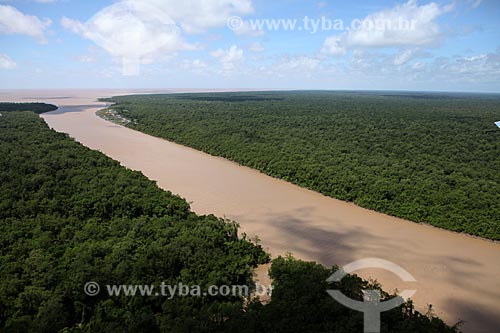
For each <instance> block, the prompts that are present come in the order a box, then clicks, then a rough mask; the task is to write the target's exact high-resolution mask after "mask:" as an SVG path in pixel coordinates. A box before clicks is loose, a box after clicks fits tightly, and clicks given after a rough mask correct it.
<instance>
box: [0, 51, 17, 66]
mask: <svg viewBox="0 0 500 333" xmlns="http://www.w3.org/2000/svg"><path fill="white" fill-rule="evenodd" d="M16 67H17V64H16V63H15V62H14V60H12V59H11V58H10V57H9V56H8V55H6V54H2V53H0V69H14V68H16Z"/></svg>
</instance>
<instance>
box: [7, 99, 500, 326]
mask: <svg viewBox="0 0 500 333" xmlns="http://www.w3.org/2000/svg"><path fill="white" fill-rule="evenodd" d="M131 92H132V91H102V90H101V91H49V90H47V91H8V92H7V91H3V92H1V93H0V100H4V101H14V100H17V101H28V100H33V101H44V102H48V103H53V104H56V105H59V106H60V109H59V110H57V111H54V112H51V113H47V114H44V115H42V117H43V119H45V121H46V122H47V123H48V124H49V125H50V127H52V128H54V129H55V130H57V131H59V132H64V133H68V134H69V135H70V136H71V137H73V138H75V139H76V140H77V141H79V142H80V143H82V144H83V145H85V146H87V147H89V148H91V149H95V150H99V151H101V152H103V153H104V154H106V155H108V156H109V157H111V158H113V159H115V160H117V161H119V162H120V163H121V164H122V165H124V166H126V167H128V168H131V169H134V170H139V171H142V172H143V173H144V174H145V175H146V176H147V177H149V178H150V179H153V180H156V181H157V182H158V185H159V186H160V187H162V188H163V189H166V190H170V191H172V192H173V193H176V194H178V195H180V196H182V197H184V198H185V199H186V200H187V201H189V202H191V207H192V209H193V210H194V211H195V212H197V213H199V214H215V215H217V216H221V217H227V218H230V219H234V220H236V221H238V222H239V223H240V225H241V227H242V231H244V232H246V233H247V234H248V235H249V236H250V237H254V236H256V235H257V236H258V237H259V238H260V239H261V244H262V245H263V246H264V247H265V248H266V249H267V250H268V251H269V252H270V253H272V254H273V256H277V255H283V254H286V253H287V252H291V253H292V254H293V255H294V256H296V257H298V258H301V259H305V260H313V261H317V262H320V263H322V264H325V265H327V266H330V265H332V264H338V265H341V266H342V265H345V264H348V263H350V262H352V261H354V260H358V259H364V258H381V259H385V260H389V261H391V262H393V263H395V264H397V265H399V266H401V267H402V268H404V269H405V270H406V271H408V272H409V273H410V274H411V275H413V276H414V277H415V279H416V280H417V281H416V282H403V281H401V280H400V279H399V278H398V277H397V276H396V275H394V274H393V273H389V272H386V271H383V270H381V269H364V270H361V271H359V272H357V273H358V274H359V275H360V276H362V277H364V278H373V279H377V280H378V281H380V282H381V283H382V285H383V286H384V288H385V289H386V290H387V291H394V290H396V289H397V290H404V289H415V290H417V292H416V294H415V295H414V297H413V299H414V301H415V303H416V304H417V307H418V309H419V310H422V311H423V310H424V309H426V307H427V305H429V304H432V308H433V311H434V313H435V314H436V315H438V316H440V317H441V318H443V319H444V320H446V321H447V322H448V323H449V324H453V323H455V322H456V321H458V320H459V319H461V320H463V321H465V325H464V326H463V330H464V331H465V332H484V333H495V332H500V244H498V243H494V242H490V241H487V240H481V239H477V238H473V237H469V236H466V235H461V234H457V233H453V232H449V231H445V230H440V229H437V228H433V227H429V226H426V225H421V224H416V223H413V222H409V221H405V220H402V219H398V218H394V217H390V216H387V215H384V214H380V213H377V212H373V211H370V210H367V209H363V208H360V207H358V206H355V205H353V204H350V203H346V202H342V201H339V200H336V199H332V198H328V197H325V196H323V195H321V194H318V193H316V192H313V191H310V190H307V189H303V188H300V187H298V186H295V185H292V184H289V183H287V182H284V181H281V180H277V179H274V178H271V177H268V176H266V175H263V174H261V173H259V172H257V171H255V170H252V169H250V168H247V167H242V166H240V165H237V164H235V163H233V162H230V161H227V160H224V159H222V158H218V157H213V156H210V155H207V154H205V153H202V152H199V151H196V150H194V149H191V148H187V147H184V146H180V145H177V144H174V143H171V142H168V141H166V140H163V139H159V138H155V137H152V136H149V135H146V134H143V133H140V132H137V131H134V130H131V129H128V128H125V127H123V126H119V125H115V124H112V123H109V122H107V121H105V120H103V119H101V118H99V117H98V116H96V115H95V112H96V111H97V110H98V109H99V108H100V107H102V105H103V104H102V103H98V102H96V98H97V97H104V96H112V95H116V94H127V93H131ZM140 92H144V91H140ZM149 92H154V91H149ZM304 283H307V281H304Z"/></svg>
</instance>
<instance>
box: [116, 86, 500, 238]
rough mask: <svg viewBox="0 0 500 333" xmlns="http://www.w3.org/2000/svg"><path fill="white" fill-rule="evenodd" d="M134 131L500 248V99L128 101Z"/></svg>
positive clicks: (338, 96)
mask: <svg viewBox="0 0 500 333" xmlns="http://www.w3.org/2000/svg"><path fill="white" fill-rule="evenodd" d="M111 100H112V101H114V102H116V103H118V104H117V105H115V106H113V107H112V108H113V109H114V110H115V112H116V113H118V114H120V115H121V116H123V117H125V118H127V119H129V120H131V122H130V123H127V126H129V127H132V128H134V129H137V130H140V131H143V132H146V133H149V134H152V135H155V136H158V137H162V138H166V139H168V140H172V141H175V142H177V143H180V144H183V145H187V146H191V147H193V148H196V149H198V150H202V151H204V152H208V153H210V154H212V155H217V156H222V157H225V158H228V159H231V160H233V161H236V162H238V163H240V164H243V165H246V166H250V167H252V168H255V169H258V170H260V171H262V172H264V173H266V174H268V175H271V176H273V177H277V178H282V179H285V180H287V181H290V182H293V183H295V184H298V185H300V186H303V187H306V188H310V189H313V190H316V191H318V192H321V193H323V194H325V195H328V196H331V197H335V198H339V199H342V200H346V201H350V202H354V203H356V204H358V205H360V206H362V207H366V208H369V209H373V210H377V211H380V212H383V213H387V214H390V215H394V216H398V217H402V218H405V219H409V220H412V221H416V222H425V223H430V224H432V225H434V226H437V227H441V228H445V229H449V230H453V231H457V232H465V233H469V234H472V235H477V236H481V237H485V238H490V239H495V240H500V195H499V193H500V173H499V172H498V170H500V130H498V128H497V127H496V126H495V125H494V122H495V121H498V120H500V96H499V95H481V94H444V93H443V94H440V93H404V94H401V93H397V92H394V93H391V92H383V93H369V92H321V91H318V92H259V93H257V92H251V93H211V94H174V95H146V96H124V97H115V98H113V99H111Z"/></svg>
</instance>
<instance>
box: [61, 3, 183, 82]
mask: <svg viewBox="0 0 500 333" xmlns="http://www.w3.org/2000/svg"><path fill="white" fill-rule="evenodd" d="M61 24H62V25H63V26H64V27H65V28H66V29H69V30H71V31H73V32H74V33H77V34H80V35H81V36H83V37H84V38H86V39H90V40H92V41H93V42H95V43H96V44H97V45H99V46H100V47H102V48H103V49H105V50H106V51H107V52H108V53H109V54H110V55H112V56H113V57H116V58H120V59H121V60H122V65H123V68H122V73H123V74H124V75H138V74H139V67H140V64H142V63H147V62H151V61H152V60H153V59H156V58H158V57H161V56H162V55H163V54H164V53H172V52H176V51H178V50H181V49H186V48H189V45H188V44H186V43H185V42H184V41H183V39H182V38H181V33H180V31H179V28H178V27H177V26H176V24H175V23H174V21H172V20H171V19H169V18H168V15H166V14H165V13H163V12H161V11H160V10H159V9H158V8H156V7H151V6H149V5H148V4H147V3H146V2H142V3H139V2H137V1H122V2H118V3H115V4H113V5H111V6H108V7H106V8H104V9H103V10H101V11H99V12H98V13H97V14H95V15H94V16H93V17H92V18H91V19H90V20H88V21H87V22H85V23H81V22H79V21H76V20H72V19H69V18H66V17H65V18H63V19H62V20H61Z"/></svg>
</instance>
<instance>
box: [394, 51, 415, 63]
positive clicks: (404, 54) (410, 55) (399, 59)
mask: <svg viewBox="0 0 500 333" xmlns="http://www.w3.org/2000/svg"><path fill="white" fill-rule="evenodd" d="M417 52H418V49H408V50H402V51H401V52H399V53H398V54H397V55H396V56H395V57H394V65H396V66H400V65H404V64H406V63H407V62H409V61H410V60H412V59H414V57H415V55H416V54H417Z"/></svg>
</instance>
